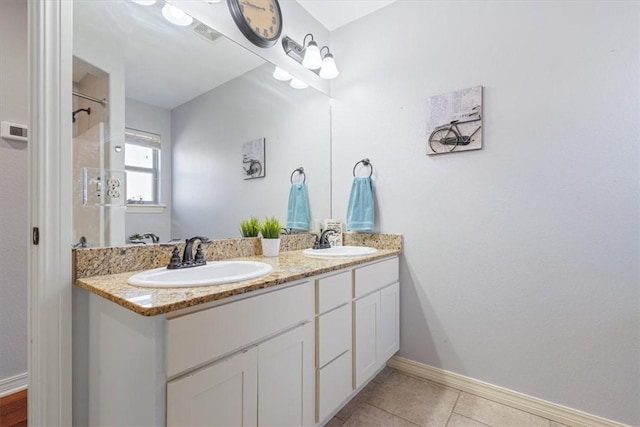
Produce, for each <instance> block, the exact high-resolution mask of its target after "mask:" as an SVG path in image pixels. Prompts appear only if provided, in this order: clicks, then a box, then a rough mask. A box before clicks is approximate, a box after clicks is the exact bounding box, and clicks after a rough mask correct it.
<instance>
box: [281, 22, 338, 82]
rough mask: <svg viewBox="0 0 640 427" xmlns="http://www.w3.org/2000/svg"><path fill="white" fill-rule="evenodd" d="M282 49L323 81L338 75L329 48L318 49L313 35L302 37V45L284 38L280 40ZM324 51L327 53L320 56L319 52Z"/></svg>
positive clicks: (287, 37) (286, 37) (289, 38)
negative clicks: (308, 39) (309, 39)
mask: <svg viewBox="0 0 640 427" xmlns="http://www.w3.org/2000/svg"><path fill="white" fill-rule="evenodd" d="M309 36H311V41H309V44H307V43H306V41H307V37H309ZM282 48H283V49H284V52H285V53H286V54H287V56H289V57H290V58H292V59H293V60H294V61H296V62H297V63H299V64H302V65H303V66H304V67H305V68H309V69H310V70H311V71H313V72H314V73H317V74H319V75H320V77H322V78H323V79H334V78H336V77H338V75H339V74H340V72H339V71H338V67H337V66H336V61H335V59H333V55H332V54H331V52H330V51H329V46H323V47H322V49H318V45H317V43H316V42H315V41H314V40H313V34H311V33H309V34H307V35H306V36H304V40H303V42H302V45H300V44H298V43H297V42H296V41H295V40H293V39H292V38H291V37H289V36H284V37H283V38H282ZM325 49H326V50H327V51H326V52H325V54H324V55H321V52H322V51H323V50H325ZM316 55H317V56H316ZM274 77H275V76H274Z"/></svg>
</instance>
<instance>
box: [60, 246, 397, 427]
mask: <svg viewBox="0 0 640 427" xmlns="http://www.w3.org/2000/svg"><path fill="white" fill-rule="evenodd" d="M78 292H81V293H82V294H80V295H76V297H77V298H78V300H77V301H78V302H79V303H86V305H85V306H86V307H87V308H86V317H84V318H82V319H80V318H76V319H75V320H74V323H75V326H74V328H76V329H77V330H76V332H75V335H74V354H76V355H79V356H83V355H86V358H85V357H84V356H83V357H79V358H78V361H77V362H74V397H73V399H74V425H91V426H131V425H135V426H154V427H157V426H163V425H167V426H195V425H203V426H211V427H215V426H284V425H287V426H318V425H321V424H322V423H324V422H327V421H328V420H329V419H330V418H331V417H332V416H333V415H334V414H335V413H336V412H337V411H338V410H339V409H340V407H341V406H343V405H344V404H346V403H347V402H348V400H349V399H350V398H351V397H353V396H354V395H355V394H356V393H357V392H358V390H359V389H360V388H361V387H363V386H364V384H366V382H368V381H369V380H371V379H372V378H373V376H374V375H375V374H376V372H378V371H379V370H380V369H381V368H382V367H383V366H384V364H385V363H386V361H387V360H388V359H389V358H390V357H391V356H392V355H393V354H394V353H395V352H396V351H397V350H398V344H399V339H398V337H399V335H398V323H399V316H398V314H399V313H398V310H399V299H398V297H399V284H398V258H397V257H390V258H384V259H382V260H379V261H374V262H371V263H368V264H361V265H357V266H354V267H346V268H343V269H341V270H336V271H332V272H330V273H326V274H323V275H319V276H314V277H309V278H306V279H302V280H300V281H298V282H292V283H289V284H283V285H280V286H277V287H273V288H267V289H264V290H261V291H254V292H251V293H247V294H245V295H239V296H235V297H229V298H227V299H223V300H221V301H218V302H216V303H210V304H207V305H201V306H194V307H191V308H189V309H184V310H181V311H177V312H170V313H168V314H166V315H164V316H151V317H145V316H140V315H138V314H136V313H134V312H133V311H130V310H128V309H126V308H123V307H122V306H120V305H117V304H113V303H112V302H110V301H108V300H107V299H104V298H101V297H99V296H97V295H95V294H93V293H83V292H84V291H82V290H78ZM83 361H84V362H83Z"/></svg>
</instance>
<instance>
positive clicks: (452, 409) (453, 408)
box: [444, 391, 461, 427]
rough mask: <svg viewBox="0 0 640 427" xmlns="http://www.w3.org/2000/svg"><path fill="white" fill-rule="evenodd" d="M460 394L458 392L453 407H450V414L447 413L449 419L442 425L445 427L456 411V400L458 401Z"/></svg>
mask: <svg viewBox="0 0 640 427" xmlns="http://www.w3.org/2000/svg"><path fill="white" fill-rule="evenodd" d="M460 394H461V392H460V391H458V396H456V401H455V402H454V403H453V406H452V407H451V412H450V413H449V417H448V418H447V422H446V423H444V425H445V427H446V426H448V425H449V421H451V416H452V415H453V412H454V411H455V410H456V405H457V404H458V400H460Z"/></svg>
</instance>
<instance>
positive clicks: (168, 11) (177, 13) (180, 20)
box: [162, 3, 193, 27]
mask: <svg viewBox="0 0 640 427" xmlns="http://www.w3.org/2000/svg"><path fill="white" fill-rule="evenodd" d="M162 16H164V17H165V19H166V20H167V21H169V22H171V23H172V24H175V25H180V26H181V27H186V26H187V25H191V23H192V22H193V18H192V17H190V16H189V15H187V14H186V13H184V12H183V11H181V10H180V9H178V8H177V7H175V6H172V5H170V4H169V3H167V4H165V5H164V7H163V8H162Z"/></svg>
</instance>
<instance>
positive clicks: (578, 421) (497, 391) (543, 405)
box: [387, 356, 625, 427]
mask: <svg viewBox="0 0 640 427" xmlns="http://www.w3.org/2000/svg"><path fill="white" fill-rule="evenodd" d="M387 364H388V365H389V366H390V367H392V368H395V369H397V370H399V371H402V372H405V373H407V374H410V375H414V376H416V377H420V378H424V379H426V380H430V381H433V382H436V383H438V384H442V385H445V386H448V387H451V388H455V389H458V390H462V391H465V392H468V393H471V394H474V395H476V396H480V397H483V398H485V399H489V400H492V401H494V402H498V403H502V404H504V405H508V406H511V407H512V408H517V409H520V410H523V411H526V412H529V413H531V414H534V415H538V416H540V417H544V418H548V419H550V420H552V421H556V422H559V423H562V424H566V425H568V426H574V427H625V424H621V423H618V422H616V421H612V420H608V419H605V418H601V417H598V416H596V415H591V414H587V413H586V412H582V411H578V410H576V409H572V408H568V407H566V406H562V405H558V404H556V403H552V402H548V401H546V400H542V399H538V398H536V397H532V396H528V395H526V394H523V393H519V392H517V391H513V390H509V389H506V388H503V387H499V386H496V385H493V384H489V383H485V382H483V381H479V380H476V379H473V378H469V377H466V376H464V375H460V374H456V373H453V372H450V371H445V370H444V369H439V368H435V367H433V366H429V365H425V364H423V363H419V362H414V361H413V360H409V359H406V358H404V357H399V356H394V357H392V358H391V360H389V362H388V363H387Z"/></svg>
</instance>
